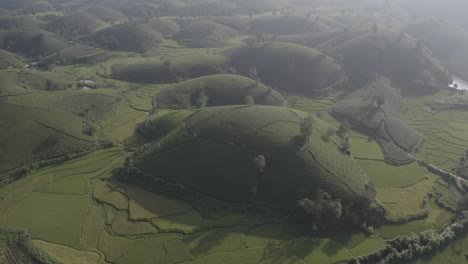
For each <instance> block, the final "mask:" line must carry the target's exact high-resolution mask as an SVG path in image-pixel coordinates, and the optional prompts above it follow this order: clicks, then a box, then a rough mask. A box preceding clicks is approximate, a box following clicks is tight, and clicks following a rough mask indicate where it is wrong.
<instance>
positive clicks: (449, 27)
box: [403, 20, 468, 79]
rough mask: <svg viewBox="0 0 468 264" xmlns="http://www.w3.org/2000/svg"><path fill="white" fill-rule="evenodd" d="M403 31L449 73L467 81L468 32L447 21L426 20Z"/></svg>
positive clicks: (410, 25) (406, 27)
mask: <svg viewBox="0 0 468 264" xmlns="http://www.w3.org/2000/svg"><path fill="white" fill-rule="evenodd" d="M403 31H405V32H407V33H408V34H410V35H412V36H414V37H415V38H416V39H418V40H420V41H421V42H422V43H423V44H424V45H425V46H426V47H428V48H429V49H430V50H431V52H432V53H433V54H434V55H435V56H436V57H437V58H439V59H440V60H441V61H442V62H443V64H444V65H446V67H447V68H449V69H450V71H451V72H453V73H456V74H458V75H460V76H461V77H463V78H464V79H468V31H467V30H465V29H463V28H462V27H460V26H458V25H456V24H454V23H452V22H449V21H435V20H426V21H422V22H416V23H412V24H409V25H407V26H405V27H404V28H403Z"/></svg>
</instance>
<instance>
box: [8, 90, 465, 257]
mask: <svg viewBox="0 0 468 264" xmlns="http://www.w3.org/2000/svg"><path fill="white" fill-rule="evenodd" d="M133 87H134V89H130V90H129V91H128V92H127V93H126V95H125V98H126V99H127V100H125V101H124V102H122V104H121V105H120V107H119V109H118V111H117V112H116V113H115V114H114V115H113V116H111V117H110V118H107V119H106V121H105V122H104V123H103V124H102V126H101V127H100V129H99V133H100V134H101V135H102V136H103V137H105V138H108V139H109V140H111V141H113V142H115V143H116V144H117V147H114V148H109V149H104V150H99V151H95V152H93V153H91V154H88V155H86V156H83V157H81V158H78V159H74V160H71V161H68V162H65V163H63V164H60V165H54V166H50V167H46V168H42V169H37V170H33V171H31V172H30V174H29V175H28V177H26V178H24V179H21V180H19V181H16V182H14V183H12V184H10V185H8V186H6V187H4V188H2V189H0V216H1V217H0V224H1V225H5V226H8V227H13V228H19V229H24V230H27V231H28V232H29V233H30V235H31V238H32V243H33V244H34V245H35V246H36V247H37V248H38V249H40V250H43V251H44V252H47V253H48V254H49V255H50V256H51V257H53V258H54V259H56V260H58V261H60V260H62V261H63V263H82V261H86V263H219V262H221V261H222V262H227V263H240V262H242V263H284V262H291V263H341V262H344V261H346V260H348V259H350V258H351V257H353V256H361V255H366V254H370V253H372V252H373V251H375V250H377V249H379V248H382V247H384V246H385V245H386V242H385V239H391V238H394V237H396V236H398V235H405V234H410V233H418V232H422V231H425V230H440V229H442V228H443V227H444V226H446V225H447V224H448V223H450V221H451V217H452V216H453V215H454V214H453V213H451V212H449V211H447V210H446V209H444V208H442V207H440V206H439V205H437V204H436V203H435V202H433V201H432V200H431V201H430V202H429V203H428V204H426V205H423V200H424V197H425V196H426V195H427V194H428V193H429V192H432V191H433V189H434V186H436V185H440V184H438V182H440V181H442V182H443V180H442V179H441V178H440V177H439V176H437V175H434V174H432V173H431V172H429V171H427V170H426V169H425V168H424V167H422V166H420V165H418V164H417V163H411V164H409V165H405V166H402V167H395V166H392V165H389V164H387V163H385V161H384V154H383V152H382V150H381V147H380V146H379V144H378V143H377V142H376V141H375V140H374V139H372V138H371V137H369V136H367V135H365V134H362V133H359V132H355V131H353V132H352V133H351V134H350V141H351V144H352V148H351V151H352V155H353V156H354V157H355V159H356V161H357V163H358V164H359V165H360V167H361V168H362V169H363V171H364V172H365V173H366V174H367V175H368V177H369V178H370V179H371V180H373V181H374V182H375V185H376V187H377V199H378V200H379V201H380V202H381V203H382V204H383V205H384V207H385V209H386V210H387V212H388V217H389V218H390V219H393V220H398V219H402V218H406V217H411V216H413V215H416V214H419V213H424V212H426V211H428V210H427V208H429V207H430V208H431V209H430V210H429V213H428V214H427V216H425V217H423V218H420V219H418V220H413V221H410V222H408V223H406V224H400V225H383V226H380V227H375V235H371V236H366V235H364V234H362V233H360V232H357V231H349V232H337V233H336V234H334V233H332V234H331V235H327V236H326V237H322V236H308V235H304V233H303V231H301V230H302V228H303V227H300V226H295V225H293V224H288V223H278V222H276V221H273V220H272V219H268V218H259V217H253V216H250V215H248V214H237V213H236V214H229V215H223V216H217V217H214V218H213V217H209V218H206V216H203V214H202V213H201V212H198V211H197V210H195V209H194V208H193V207H192V206H191V205H190V204H188V203H186V202H184V201H183V200H179V199H177V198H175V197H169V196H166V195H163V194H158V193H153V192H150V191H147V190H145V189H142V188H141V187H140V186H136V185H131V184H126V183H121V182H119V181H116V180H115V179H113V177H112V176H113V171H114V170H115V169H117V168H119V167H120V166H122V165H123V164H124V162H125V159H126V157H127V156H128V153H127V152H126V151H125V145H126V144H129V142H131V140H132V136H133V134H134V132H135V131H134V130H135V129H136V127H137V126H138V124H140V123H143V122H144V121H145V119H146V116H147V112H148V111H151V107H152V106H151V102H152V101H151V100H152V97H153V96H154V95H156V94H157V93H158V92H159V91H161V90H162V89H164V88H165V87H168V86H159V85H156V86H151V85H149V86H147V85H143V86H133ZM339 96H342V92H336V93H332V94H330V95H329V96H328V97H326V98H323V99H318V100H314V99H310V98H305V97H298V98H297V103H296V105H295V108H297V109H301V110H303V111H307V112H310V113H314V114H315V115H317V116H319V118H320V119H323V120H326V121H328V122H329V123H330V124H332V125H333V124H334V125H335V126H338V125H339V122H338V121H336V120H334V119H333V117H331V116H330V115H329V114H328V110H329V109H330V107H331V106H332V105H333V102H334V101H335V100H336V99H335V98H337V97H339ZM409 109H410V110H409V111H408V112H407V113H406V114H405V117H406V116H409V115H410V112H411V109H412V108H411V107H410V108H409ZM169 111H170V110H169ZM409 123H410V122H409ZM410 125H413V124H412V123H410ZM415 127H416V129H417V126H415ZM418 131H420V130H418ZM420 132H421V133H424V130H421V131H420ZM129 140H130V141H129ZM420 151H421V153H424V151H425V149H424V148H422V149H421V150H420ZM421 155H422V154H421ZM31 219H34V221H31ZM57 219H60V221H57ZM463 241H464V240H463V238H460V239H459V240H457V242H456V243H455V244H454V246H452V247H448V248H447V249H444V250H443V251H442V253H441V254H442V256H437V257H436V258H434V259H433V260H430V261H433V262H431V263H444V262H437V261H439V258H444V259H445V258H447V259H452V260H455V261H456V259H457V258H461V257H460V254H461V253H459V252H460V251H463V250H462V249H458V250H457V248H462V247H463V246H462V245H463V243H464V242H463ZM418 263H425V262H418ZM447 263H457V262H447Z"/></svg>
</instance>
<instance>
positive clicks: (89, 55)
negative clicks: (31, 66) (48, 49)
mask: <svg viewBox="0 0 468 264" xmlns="http://www.w3.org/2000/svg"><path fill="white" fill-rule="evenodd" d="M105 54H106V52H105V51H104V50H100V49H96V48H94V47H91V46H86V45H79V44H76V45H72V46H70V47H67V48H65V49H63V50H60V51H59V52H57V53H54V54H52V55H50V56H47V57H45V58H43V59H42V60H41V64H44V65H50V64H52V63H59V64H62V65H70V64H79V63H95V62H97V61H99V60H100V58H104V57H105Z"/></svg>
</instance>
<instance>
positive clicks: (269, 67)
mask: <svg viewBox="0 0 468 264" xmlns="http://www.w3.org/2000/svg"><path fill="white" fill-rule="evenodd" d="M232 64H233V65H234V67H235V68H236V70H237V72H238V73H241V74H242V75H245V76H250V77H254V76H252V75H258V77H259V78H260V80H261V81H262V82H263V83H265V84H267V85H270V86H273V87H278V88H281V89H284V90H288V91H300V92H304V93H308V92H312V91H314V90H315V91H317V90H320V89H324V88H327V87H329V86H330V85H333V84H335V83H336V82H339V81H340V80H341V79H342V78H343V77H344V75H343V72H342V69H341V66H340V65H339V64H338V63H337V62H336V61H335V60H334V59H332V58H330V57H328V56H327V55H325V54H323V53H321V52H319V51H317V50H315V49H311V48H308V47H305V46H302V45H297V44H291V43H283V42H260V43H256V44H253V45H249V46H246V47H243V48H240V49H239V50H237V51H235V52H234V53H233V55H232ZM254 78H255V77H254Z"/></svg>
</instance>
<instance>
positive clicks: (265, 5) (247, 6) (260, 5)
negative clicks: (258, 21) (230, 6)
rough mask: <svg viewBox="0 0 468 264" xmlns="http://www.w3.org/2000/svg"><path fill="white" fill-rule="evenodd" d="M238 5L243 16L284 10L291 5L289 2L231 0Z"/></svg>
mask: <svg viewBox="0 0 468 264" xmlns="http://www.w3.org/2000/svg"><path fill="white" fill-rule="evenodd" d="M230 2H232V3H234V4H236V5H237V10H238V11H239V12H240V13H242V14H252V13H261V12H264V11H273V10H282V9H283V8H286V7H287V6H288V5H289V4H290V1H289V0H230Z"/></svg>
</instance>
